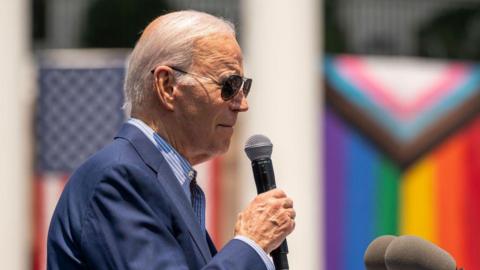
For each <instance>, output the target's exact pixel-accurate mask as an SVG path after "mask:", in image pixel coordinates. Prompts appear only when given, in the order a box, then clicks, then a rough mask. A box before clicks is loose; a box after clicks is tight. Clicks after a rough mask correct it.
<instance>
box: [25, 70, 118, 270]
mask: <svg viewBox="0 0 480 270" xmlns="http://www.w3.org/2000/svg"><path fill="white" fill-rule="evenodd" d="M123 77H124V68H123V67H102V68H63V67H62V68H55V67H40V69H39V81H38V83H39V85H38V86H39V88H38V89H39V94H38V99H37V104H36V105H37V108H36V113H35V120H36V121H35V130H36V132H35V147H36V149H35V179H34V196H35V198H34V224H35V225H34V226H35V227H34V236H35V239H34V258H33V269H35V270H41V269H45V268H46V238H47V231H48V225H49V222H50V218H51V216H52V214H53V210H54V208H55V205H56V203H57V200H58V198H59V196H60V193H61V192H62V189H63V186H64V185H65V183H66V181H67V179H68V177H69V175H70V173H71V172H72V171H73V170H74V169H75V168H76V167H78V166H79V165H80V164H81V163H82V162H83V161H84V160H85V159H86V158H88V156H90V155H91V154H93V153H94V152H96V151H97V150H98V149H100V148H101V147H102V146H104V145H106V144H107V143H108V142H109V141H111V140H112V138H113V136H114V135H115V133H116V132H117V130H118V129H119V127H120V125H121V124H122V122H123V121H124V119H125V116H124V113H123V111H122V109H121V107H122V104H123V94H122V93H123V91H122V87H123Z"/></svg>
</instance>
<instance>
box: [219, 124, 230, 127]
mask: <svg viewBox="0 0 480 270" xmlns="http://www.w3.org/2000/svg"><path fill="white" fill-rule="evenodd" d="M218 126H220V127H227V128H231V127H233V125H228V124H219V125H218Z"/></svg>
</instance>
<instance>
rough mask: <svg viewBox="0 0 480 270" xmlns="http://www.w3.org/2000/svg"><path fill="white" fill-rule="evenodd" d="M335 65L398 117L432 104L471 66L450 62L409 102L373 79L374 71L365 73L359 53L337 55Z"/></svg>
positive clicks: (457, 83)
mask: <svg viewBox="0 0 480 270" xmlns="http://www.w3.org/2000/svg"><path fill="white" fill-rule="evenodd" d="M337 66H338V68H339V71H340V73H341V74H343V75H344V76H345V77H346V78H347V79H348V80H350V82H351V83H353V84H354V85H356V86H357V87H358V88H359V89H361V91H364V92H365V93H366V94H368V95H369V96H370V97H371V98H372V99H373V101H374V102H376V103H377V104H379V105H380V106H381V107H383V109H385V110H388V111H390V112H391V113H392V116H395V117H396V118H398V119H400V120H408V119H410V118H413V117H415V116H416V114H418V113H419V112H421V111H422V110H425V109H426V108H428V106H434V105H435V104H436V103H437V102H438V101H439V100H440V99H441V98H442V97H444V96H446V95H448V93H450V92H453V91H454V90H455V89H456V88H457V87H459V86H460V85H461V84H462V83H463V82H465V81H466V79H467V75H468V74H469V73H470V71H471V69H472V68H471V66H469V65H467V64H464V63H452V64H451V65H450V66H449V67H448V68H447V69H446V70H445V71H444V73H443V74H442V75H440V76H439V80H438V81H437V82H436V83H434V84H433V85H432V86H430V87H429V89H428V90H425V91H420V93H425V94H423V95H421V96H419V97H418V98H417V99H416V100H415V101H414V102H412V103H410V104H401V103H400V102H398V101H397V100H396V99H395V97H393V96H392V95H391V94H390V93H391V92H392V91H393V90H392V89H388V88H386V87H385V86H383V85H381V84H380V83H378V82H376V81H375V80H374V78H375V77H374V75H372V74H368V72H367V70H366V68H365V67H364V63H363V61H362V59H361V57H355V56H350V55H345V56H340V57H338V58H337Z"/></svg>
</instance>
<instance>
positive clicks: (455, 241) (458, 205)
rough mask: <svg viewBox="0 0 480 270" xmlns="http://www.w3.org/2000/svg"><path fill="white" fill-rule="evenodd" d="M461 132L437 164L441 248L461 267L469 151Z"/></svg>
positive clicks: (438, 155) (445, 147) (445, 146)
mask: <svg viewBox="0 0 480 270" xmlns="http://www.w3.org/2000/svg"><path fill="white" fill-rule="evenodd" d="M465 135H466V134H465V133H464V132H459V133H457V135H455V136H454V137H452V138H450V139H449V140H448V141H447V142H446V143H444V144H443V145H442V146H441V147H440V149H439V150H438V151H436V153H435V159H436V162H437V181H438V184H437V192H438V193H437V204H438V210H439V211H438V221H437V222H438V240H439V241H438V244H439V245H440V246H441V247H442V248H443V249H445V250H446V251H448V252H449V253H450V254H452V255H453V256H454V258H455V259H456V261H457V263H458V264H459V265H464V264H465V261H466V257H465V255H466V253H465V252H466V239H465V226H466V220H465V218H466V208H467V205H466V200H465V192H466V177H467V175H466V166H467V162H468V161H467V160H466V151H467V147H468V141H467V140H466V139H467V137H466V136H465Z"/></svg>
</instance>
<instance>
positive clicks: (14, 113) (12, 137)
mask: <svg viewBox="0 0 480 270" xmlns="http://www.w3.org/2000/svg"><path fill="white" fill-rule="evenodd" d="M29 3H30V2H29V1H26V0H15V1H3V2H2V5H1V8H0V33H2V42H0V51H1V52H2V59H1V60H0V123H1V126H2V128H1V130H0V149H1V150H0V213H1V214H0V233H1V237H0V239H1V241H0V268H1V269H12V270H17V269H20V270H23V269H29V265H30V264H29V263H30V258H31V250H30V245H29V240H30V239H29V237H30V236H31V234H30V231H31V220H30V219H29V217H30V216H31V213H30V209H31V207H30V206H31V201H30V198H31V195H30V182H31V173H30V172H31V162H30V160H31V158H30V157H31V155H30V154H31V152H30V151H31V145H30V136H31V132H32V130H31V128H30V126H31V125H30V123H29V121H30V120H29V112H30V110H31V108H32V107H31V100H32V99H31V93H32V91H29V90H31V88H30V85H31V84H32V76H31V68H30V65H29V63H30V62H29V60H30V57H29V54H28V52H29V48H28V44H29V42H28V37H29V29H27V27H28V26H29V25H30V22H29V18H30V16H29V14H28V12H27V11H28V10H29Z"/></svg>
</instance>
